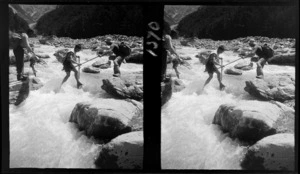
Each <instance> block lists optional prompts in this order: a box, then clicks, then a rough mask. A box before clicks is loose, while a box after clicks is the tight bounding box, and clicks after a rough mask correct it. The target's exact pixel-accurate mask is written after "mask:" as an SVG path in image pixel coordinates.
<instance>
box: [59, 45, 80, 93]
mask: <svg viewBox="0 0 300 174" xmlns="http://www.w3.org/2000/svg"><path fill="white" fill-rule="evenodd" d="M79 51H81V45H80V44H78V45H76V46H75V48H74V53H73V52H72V51H70V52H68V53H67V55H66V57H65V59H64V60H63V66H64V68H63V70H64V71H66V74H67V75H66V77H65V78H64V79H63V81H62V83H61V85H60V88H61V86H62V85H63V84H64V83H65V82H66V81H67V80H68V78H69V77H70V74H71V71H73V72H74V73H75V75H74V76H75V79H76V82H77V88H78V89H79V88H80V87H82V83H81V82H80V81H79V76H78V75H79V74H78V71H77V69H76V68H75V66H74V65H73V63H75V64H77V65H79V66H80V65H81V64H79V63H77V62H76V61H74V60H76V53H77V52H79Z"/></svg>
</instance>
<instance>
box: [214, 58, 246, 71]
mask: <svg viewBox="0 0 300 174" xmlns="http://www.w3.org/2000/svg"><path fill="white" fill-rule="evenodd" d="M240 59H243V58H239V59H236V60H234V61H232V62H229V63H227V64H226V65H224V67H225V66H227V65H229V64H232V63H233V62H236V61H238V60H240ZM222 62H223V59H222ZM220 68H221V69H223V67H219V68H218V69H220Z"/></svg>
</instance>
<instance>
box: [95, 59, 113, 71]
mask: <svg viewBox="0 0 300 174" xmlns="http://www.w3.org/2000/svg"><path fill="white" fill-rule="evenodd" d="M92 66H93V67H96V68H100V69H107V68H110V67H111V61H110V60H109V61H107V62H105V63H104V62H103V61H96V62H94V63H93V64H92Z"/></svg>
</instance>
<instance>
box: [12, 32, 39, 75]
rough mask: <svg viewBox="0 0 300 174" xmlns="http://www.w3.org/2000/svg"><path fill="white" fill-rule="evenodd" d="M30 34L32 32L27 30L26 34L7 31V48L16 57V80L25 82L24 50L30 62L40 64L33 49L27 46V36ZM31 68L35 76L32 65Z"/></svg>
mask: <svg viewBox="0 0 300 174" xmlns="http://www.w3.org/2000/svg"><path fill="white" fill-rule="evenodd" d="M32 34H33V30H31V29H28V30H27V32H26V33H25V32H21V33H20V34H19V33H14V32H11V31H9V46H10V48H12V49H13V52H14V55H15V57H16V67H17V80H26V77H25V76H24V48H25V49H26V50H27V52H26V54H27V55H28V56H30V57H31V60H35V61H37V62H40V59H39V58H38V57H37V56H36V55H35V53H34V52H33V49H32V48H31V47H30V45H29V41H28V36H31V35H32ZM29 53H31V54H32V55H30V54H29ZM32 56H33V57H32ZM31 62H33V61H31ZM31 67H33V68H32V70H33V73H34V74H36V71H35V69H34V65H33V64H32V63H31Z"/></svg>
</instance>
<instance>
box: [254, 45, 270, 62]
mask: <svg viewBox="0 0 300 174" xmlns="http://www.w3.org/2000/svg"><path fill="white" fill-rule="evenodd" d="M257 55H258V56H259V57H264V58H266V59H269V58H271V57H273V56H274V50H273V49H272V48H270V47H269V46H268V45H267V44H264V45H263V46H262V47H261V49H258V50H257Z"/></svg>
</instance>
